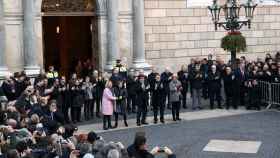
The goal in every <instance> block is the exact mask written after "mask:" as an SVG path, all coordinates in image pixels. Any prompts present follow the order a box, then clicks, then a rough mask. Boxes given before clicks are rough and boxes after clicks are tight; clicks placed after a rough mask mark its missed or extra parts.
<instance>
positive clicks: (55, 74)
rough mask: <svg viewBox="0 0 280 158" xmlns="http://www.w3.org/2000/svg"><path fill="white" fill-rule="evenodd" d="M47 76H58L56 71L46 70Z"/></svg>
mask: <svg viewBox="0 0 280 158" xmlns="http://www.w3.org/2000/svg"><path fill="white" fill-rule="evenodd" d="M46 76H47V78H58V72H56V71H53V72H47V75H46Z"/></svg>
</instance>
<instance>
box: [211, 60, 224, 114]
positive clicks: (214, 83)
mask: <svg viewBox="0 0 280 158" xmlns="http://www.w3.org/2000/svg"><path fill="white" fill-rule="evenodd" d="M208 81H209V83H208V84H209V85H208V86H209V97H210V108H211V109H214V100H215V99H216V101H217V102H218V108H219V109H222V106H221V87H222V85H221V73H220V72H218V71H217V67H216V65H212V66H211V71H210V72H209V75H208Z"/></svg>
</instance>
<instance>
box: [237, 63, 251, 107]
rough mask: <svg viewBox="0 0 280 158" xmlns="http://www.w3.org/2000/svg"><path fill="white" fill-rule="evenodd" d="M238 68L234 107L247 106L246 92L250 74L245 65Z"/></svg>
mask: <svg viewBox="0 0 280 158" xmlns="http://www.w3.org/2000/svg"><path fill="white" fill-rule="evenodd" d="M238 65H239V66H238V68H237V69H235V71H234V76H235V81H236V88H234V98H233V100H234V106H238V104H240V105H245V100H244V98H245V92H246V81H247V79H248V73H247V72H246V70H245V64H244V63H240V64H238Z"/></svg>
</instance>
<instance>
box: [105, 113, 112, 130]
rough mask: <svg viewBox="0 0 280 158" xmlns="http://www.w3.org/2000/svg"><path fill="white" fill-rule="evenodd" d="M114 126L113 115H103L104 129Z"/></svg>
mask: <svg viewBox="0 0 280 158" xmlns="http://www.w3.org/2000/svg"><path fill="white" fill-rule="evenodd" d="M108 128H112V124H111V115H103V129H108Z"/></svg>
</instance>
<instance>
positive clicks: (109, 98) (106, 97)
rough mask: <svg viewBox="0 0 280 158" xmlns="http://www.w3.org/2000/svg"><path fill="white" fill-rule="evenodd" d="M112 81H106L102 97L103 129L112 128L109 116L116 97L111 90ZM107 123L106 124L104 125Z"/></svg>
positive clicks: (111, 113) (112, 110)
mask: <svg viewBox="0 0 280 158" xmlns="http://www.w3.org/2000/svg"><path fill="white" fill-rule="evenodd" d="M111 88H112V82H111V81H107V83H106V85H105V89H104V92H103V97H102V114H103V129H104V130H108V129H109V128H112V125H111V116H112V115H113V112H114V105H115V100H116V97H114V96H113V93H112V91H111ZM107 123H108V125H106V124H107Z"/></svg>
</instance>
